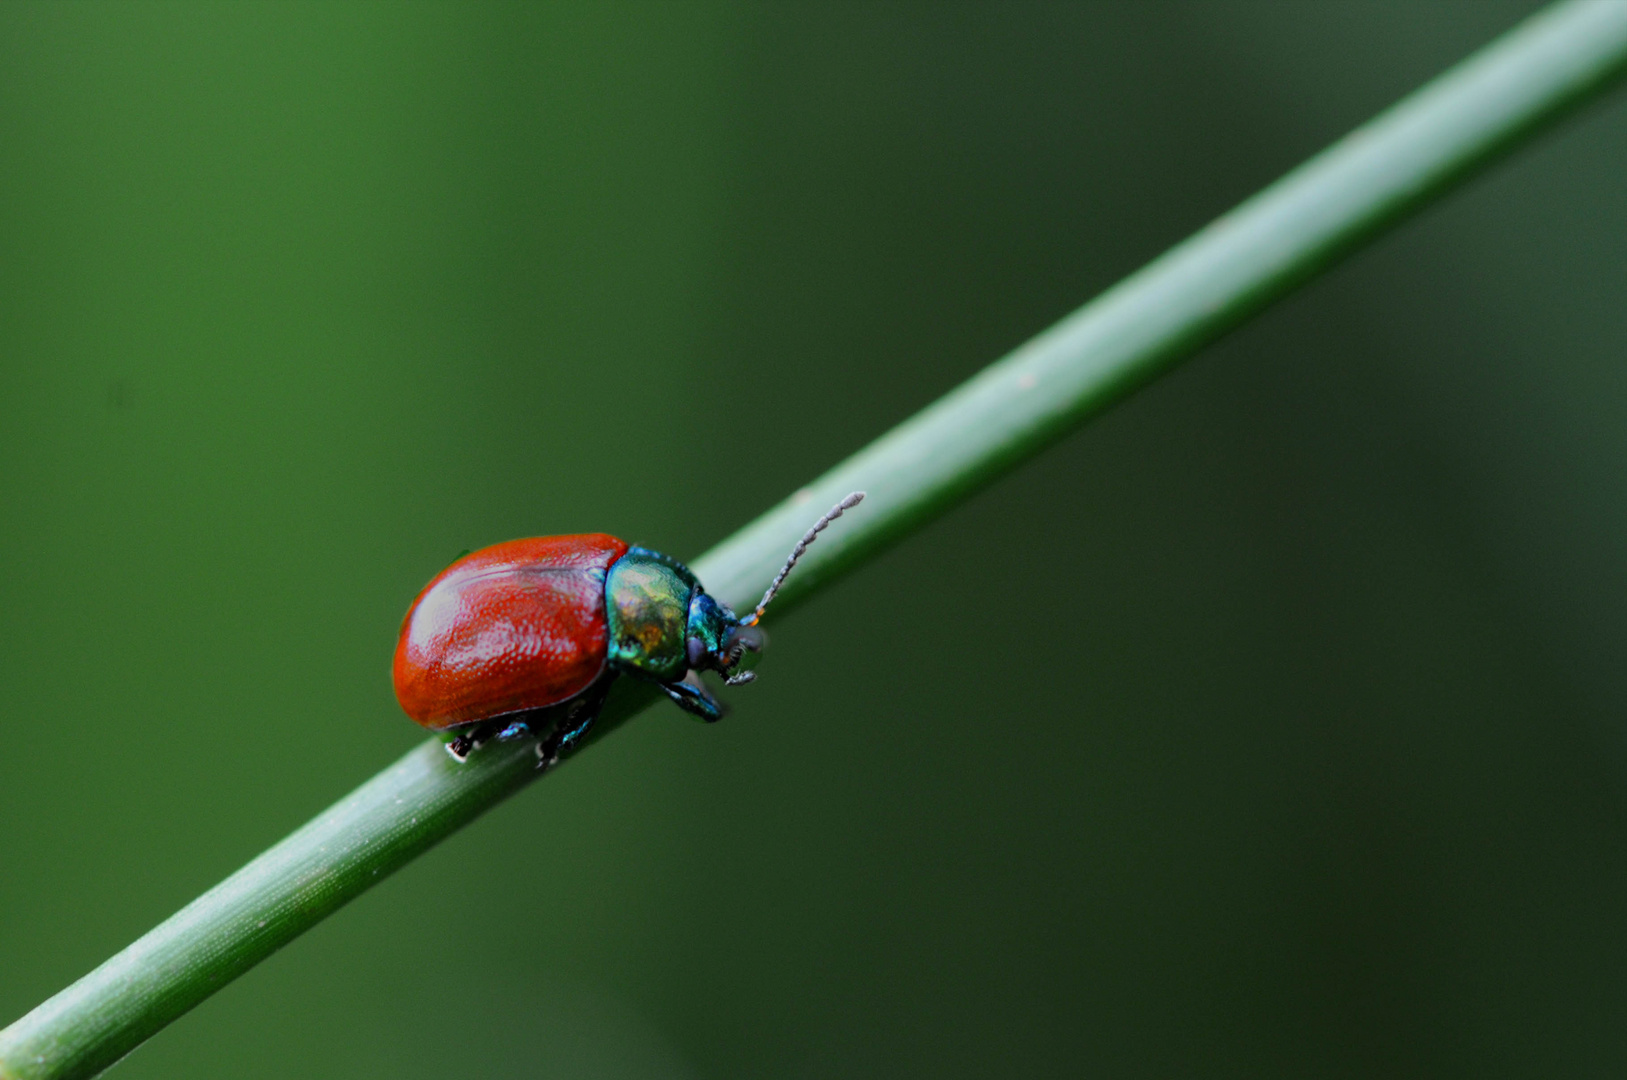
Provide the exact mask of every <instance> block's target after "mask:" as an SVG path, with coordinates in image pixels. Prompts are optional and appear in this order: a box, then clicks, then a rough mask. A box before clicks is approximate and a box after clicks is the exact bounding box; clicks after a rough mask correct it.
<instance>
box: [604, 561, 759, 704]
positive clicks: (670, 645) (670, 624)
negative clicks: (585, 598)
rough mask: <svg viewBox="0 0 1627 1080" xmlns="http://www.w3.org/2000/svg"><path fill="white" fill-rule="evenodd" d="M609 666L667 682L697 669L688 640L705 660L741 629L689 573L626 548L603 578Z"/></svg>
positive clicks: (673, 563) (678, 565)
mask: <svg viewBox="0 0 1627 1080" xmlns="http://www.w3.org/2000/svg"><path fill="white" fill-rule="evenodd" d="M604 592H605V610H606V613H607V614H608V616H609V622H610V628H609V629H610V661H611V662H612V663H613V664H615V665H616V666H617V667H620V668H623V669H631V670H633V671H635V672H637V673H638V674H641V675H647V676H649V677H650V678H653V679H658V680H660V681H663V682H669V681H672V680H675V679H682V678H683V677H684V675H685V674H687V673H688V671H689V670H690V669H691V668H694V667H698V666H700V664H699V663H697V660H698V659H699V657H698V656H697V655H694V653H695V647H694V646H692V645H691V644H690V639H692V638H693V639H695V640H696V641H698V642H699V646H700V648H701V650H703V651H704V654H705V655H706V657H708V658H710V657H711V656H712V655H714V654H716V653H717V652H718V651H719V650H721V649H722V648H723V647H724V643H725V641H726V640H727V638H728V636H729V634H730V633H731V632H732V631H733V630H734V629H735V627H737V626H739V625H740V620H738V619H736V618H735V616H734V612H732V611H730V610H729V609H728V608H727V607H725V606H723V605H722V604H720V603H718V602H717V601H716V600H714V599H713V598H712V597H711V596H708V595H707V593H706V591H705V590H704V589H702V588H701V586H700V582H698V581H696V580H695V575H694V574H692V573H690V572H689V568H688V567H687V566H685V565H684V564H683V563H681V562H679V561H678V560H676V559H674V558H672V557H670V556H667V555H662V554H661V553H660V552H656V551H650V550H648V549H647V548H638V547H635V548H629V549H628V551H627V554H626V555H623V556H622V557H621V558H620V559H618V560H617V561H616V563H615V565H613V566H611V568H610V572H609V574H607V575H606V577H605V589H604Z"/></svg>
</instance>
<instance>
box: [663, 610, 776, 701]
mask: <svg viewBox="0 0 1627 1080" xmlns="http://www.w3.org/2000/svg"><path fill="white" fill-rule="evenodd" d="M767 642H768V636H767V635H766V634H764V633H763V632H762V631H761V630H759V629H757V628H756V627H754V626H745V625H743V624H742V623H741V621H740V619H739V618H738V617H737V616H736V615H735V613H734V612H732V611H730V610H729V608H728V607H727V606H726V605H724V604H720V603H718V601H717V600H716V599H715V598H713V597H712V596H711V595H710V594H708V593H705V592H702V591H701V590H699V589H697V590H696V591H695V596H694V598H693V599H692V600H690V602H689V632H688V635H687V637H686V638H685V640H684V659H685V661H686V662H687V663H688V665H689V669H690V670H691V671H715V672H717V673H718V674H719V675H722V676H723V678H724V679H725V681H727V682H728V683H729V685H731V686H737V685H739V684H740V683H747V682H750V681H751V680H752V679H754V678H756V676H755V675H754V674H753V673H752V672H750V671H744V670H740V664H741V662H742V661H744V660H745V659H746V657H747V654H748V653H753V654H755V653H760V652H762V651H763V646H764V645H766V644H767Z"/></svg>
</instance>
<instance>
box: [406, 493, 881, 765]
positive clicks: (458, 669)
mask: <svg viewBox="0 0 1627 1080" xmlns="http://www.w3.org/2000/svg"><path fill="white" fill-rule="evenodd" d="M863 498H864V493H863V492H854V493H853V494H852V495H849V496H848V497H847V498H845V499H843V500H842V501H841V502H839V503H837V504H836V505H835V506H834V507H832V508H831V511H830V512H829V513H828V514H826V515H825V516H824V517H822V518H820V519H819V520H818V521H817V522H815V523H814V526H813V528H811V529H809V530H808V531H807V533H806V534H805V535H804V536H803V537H802V539H801V540H800V541H799V542H798V543H797V545H796V547H795V548H794V549H793V550H792V552H791V556H790V558H788V559H787V560H786V562H785V566H784V568H783V569H781V570H780V572H779V574H778V575H776V576H775V578H774V581H773V584H771V585H770V586H769V587H768V591H767V592H766V593H764V594H763V599H762V601H761V602H760V603H759V604H758V605H757V607H756V610H754V611H753V612H752V613H751V614H750V615H747V616H746V617H745V618H744V619H741V618H738V617H736V616H735V613H734V612H733V611H731V610H729V608H728V606H727V605H725V604H722V603H720V602H719V601H718V600H716V599H715V598H713V597H712V596H710V595H709V594H708V593H707V592H706V590H705V589H703V588H702V587H701V584H700V582H699V581H697V580H696V579H695V575H694V574H692V573H690V571H689V568H688V567H686V566H685V565H684V564H683V563H681V562H679V561H678V560H677V559H674V558H671V557H669V556H666V555H662V554H660V553H659V552H655V551H650V550H648V549H647V548H641V547H632V546H629V545H628V544H627V543H626V542H624V541H621V540H618V539H616V538H615V537H614V536H607V535H605V534H604V533H584V534H581V535H577V536H543V537H537V538H534V539H530V540H510V541H509V542H508V543H505V544H496V545H494V546H492V547H489V548H485V549H483V550H481V551H476V552H474V553H472V554H470V555H465V556H463V557H462V558H460V559H458V560H457V561H456V562H454V563H453V564H452V565H451V566H449V567H447V568H446V569H445V570H443V571H441V573H440V574H439V575H438V576H437V577H436V578H435V580H433V581H431V582H430V583H429V584H428V585H427V586H425V587H424V591H423V592H421V593H419V594H418V598H417V599H416V600H414V601H413V602H412V607H410V608H409V609H408V610H407V617H406V618H405V619H404V620H403V621H402V623H401V638H400V640H399V641H398V642H397V643H396V648H395V670H394V676H395V695H396V699H397V700H398V701H400V702H401V707H402V708H403V709H405V710H406V712H407V715H408V716H410V717H412V718H413V719H414V720H416V721H417V722H418V723H420V724H422V725H423V726H424V727H426V728H429V729H431V730H432V731H448V730H456V732H457V734H456V735H455V737H454V738H453V739H452V741H451V742H450V743H448V744H447V750H448V751H449V752H450V753H451V754H452V756H453V757H455V758H457V759H458V760H459V761H462V760H463V759H464V758H465V757H467V756H468V754H469V752H470V751H471V750H473V749H474V748H475V747H477V746H479V745H480V744H481V743H482V742H483V741H485V740H486V739H488V738H491V737H493V736H496V737H499V738H511V737H518V736H522V735H535V736H537V737H538V739H539V741H538V743H537V756H538V759H539V761H540V762H541V763H542V764H543V765H545V766H546V765H551V764H552V763H553V762H555V761H556V760H558V758H559V756H560V754H562V753H564V752H566V751H568V750H569V749H571V747H573V746H574V745H576V743H577V742H578V741H579V740H580V739H581V738H582V736H583V735H584V734H586V733H587V730H588V728H589V727H591V726H592V724H593V721H594V719H595V718H596V717H597V716H598V715H599V710H600V708H602V707H603V705H604V700H605V696H606V695H607V694H608V693H609V690H610V684H611V683H612V682H613V681H615V679H616V677H617V676H618V675H631V676H634V677H635V678H640V679H645V680H648V681H650V682H653V683H655V684H656V685H657V686H659V687H660V688H661V689H662V690H664V691H665V692H666V693H667V695H668V696H669V697H671V698H672V700H673V701H675V702H677V703H678V705H679V706H681V707H682V708H684V709H686V710H688V711H689V712H691V713H693V714H695V715H696V716H698V717H700V718H701V719H703V720H707V721H712V720H717V719H719V718H721V716H722V715H723V713H722V709H721V707H720V706H719V705H718V703H717V701H716V700H715V699H714V698H713V697H712V695H711V694H709V693H708V692H707V690H706V688H705V686H704V685H702V683H701V680H700V672H702V671H716V672H718V673H719V674H720V675H722V676H723V677H724V679H725V681H726V682H727V683H728V684H730V685H737V684H740V683H745V682H750V681H751V680H752V678H754V676H753V674H752V673H751V672H750V671H741V670H738V668H739V664H740V660H741V658H742V657H743V656H744V655H745V653H746V652H748V651H749V652H758V651H760V650H761V649H762V646H763V635H762V631H761V630H758V629H756V625H757V621H758V620H759V619H761V618H762V615H763V609H764V608H766V607H767V606H768V602H769V601H770V600H772V599H773V598H774V594H775V593H776V592H778V591H779V588H780V585H781V583H783V582H784V581H785V576H786V575H787V574H789V573H790V572H791V568H792V567H793V566H795V565H796V562H797V560H798V559H800V558H801V557H802V553H803V552H804V551H806V550H807V548H808V545H809V544H811V543H813V540H814V537H816V536H817V535H819V533H820V531H821V530H823V529H824V528H825V526H827V525H829V524H830V523H831V522H832V521H834V520H836V519H837V518H839V517H841V516H842V512H843V511H844V510H848V509H850V508H852V507H854V506H856V505H858V503H859V500H860V499H863Z"/></svg>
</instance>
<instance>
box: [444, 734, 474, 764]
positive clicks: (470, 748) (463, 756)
mask: <svg viewBox="0 0 1627 1080" xmlns="http://www.w3.org/2000/svg"><path fill="white" fill-rule="evenodd" d="M479 747H480V743H479V742H477V741H476V740H475V737H474V736H473V735H470V734H468V733H467V732H465V733H464V734H462V735H459V736H457V737H456V738H455V739H453V740H452V741H451V742H449V743H447V744H446V752H447V753H448V754H451V755H452V760H453V761H455V762H457V763H458V764H459V765H462V764H463V763H464V762H465V761H468V760H469V755H470V754H472V753H474V751H475V750H477V749H479Z"/></svg>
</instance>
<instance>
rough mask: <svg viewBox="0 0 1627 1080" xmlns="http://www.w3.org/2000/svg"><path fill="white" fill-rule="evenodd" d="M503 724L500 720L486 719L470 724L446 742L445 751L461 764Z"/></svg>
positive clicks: (496, 732)
mask: <svg viewBox="0 0 1627 1080" xmlns="http://www.w3.org/2000/svg"><path fill="white" fill-rule="evenodd" d="M503 726H504V723H503V722H502V721H501V720H487V721H485V722H484V723H480V724H470V725H469V726H468V727H466V728H464V729H463V730H462V731H460V732H458V733H457V735H455V736H453V738H452V741H451V742H449V743H447V744H446V752H447V753H448V754H451V755H452V759H453V760H454V761H457V762H459V763H460V764H461V763H462V762H465V761H467V760H469V755H470V754H472V753H474V752H475V751H476V750H479V749H480V748H481V747H482V746H484V745H485V743H486V740H488V739H490V738H491V737H492V736H493V735H497V734H498V732H499V729H500V728H502V727H503Z"/></svg>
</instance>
